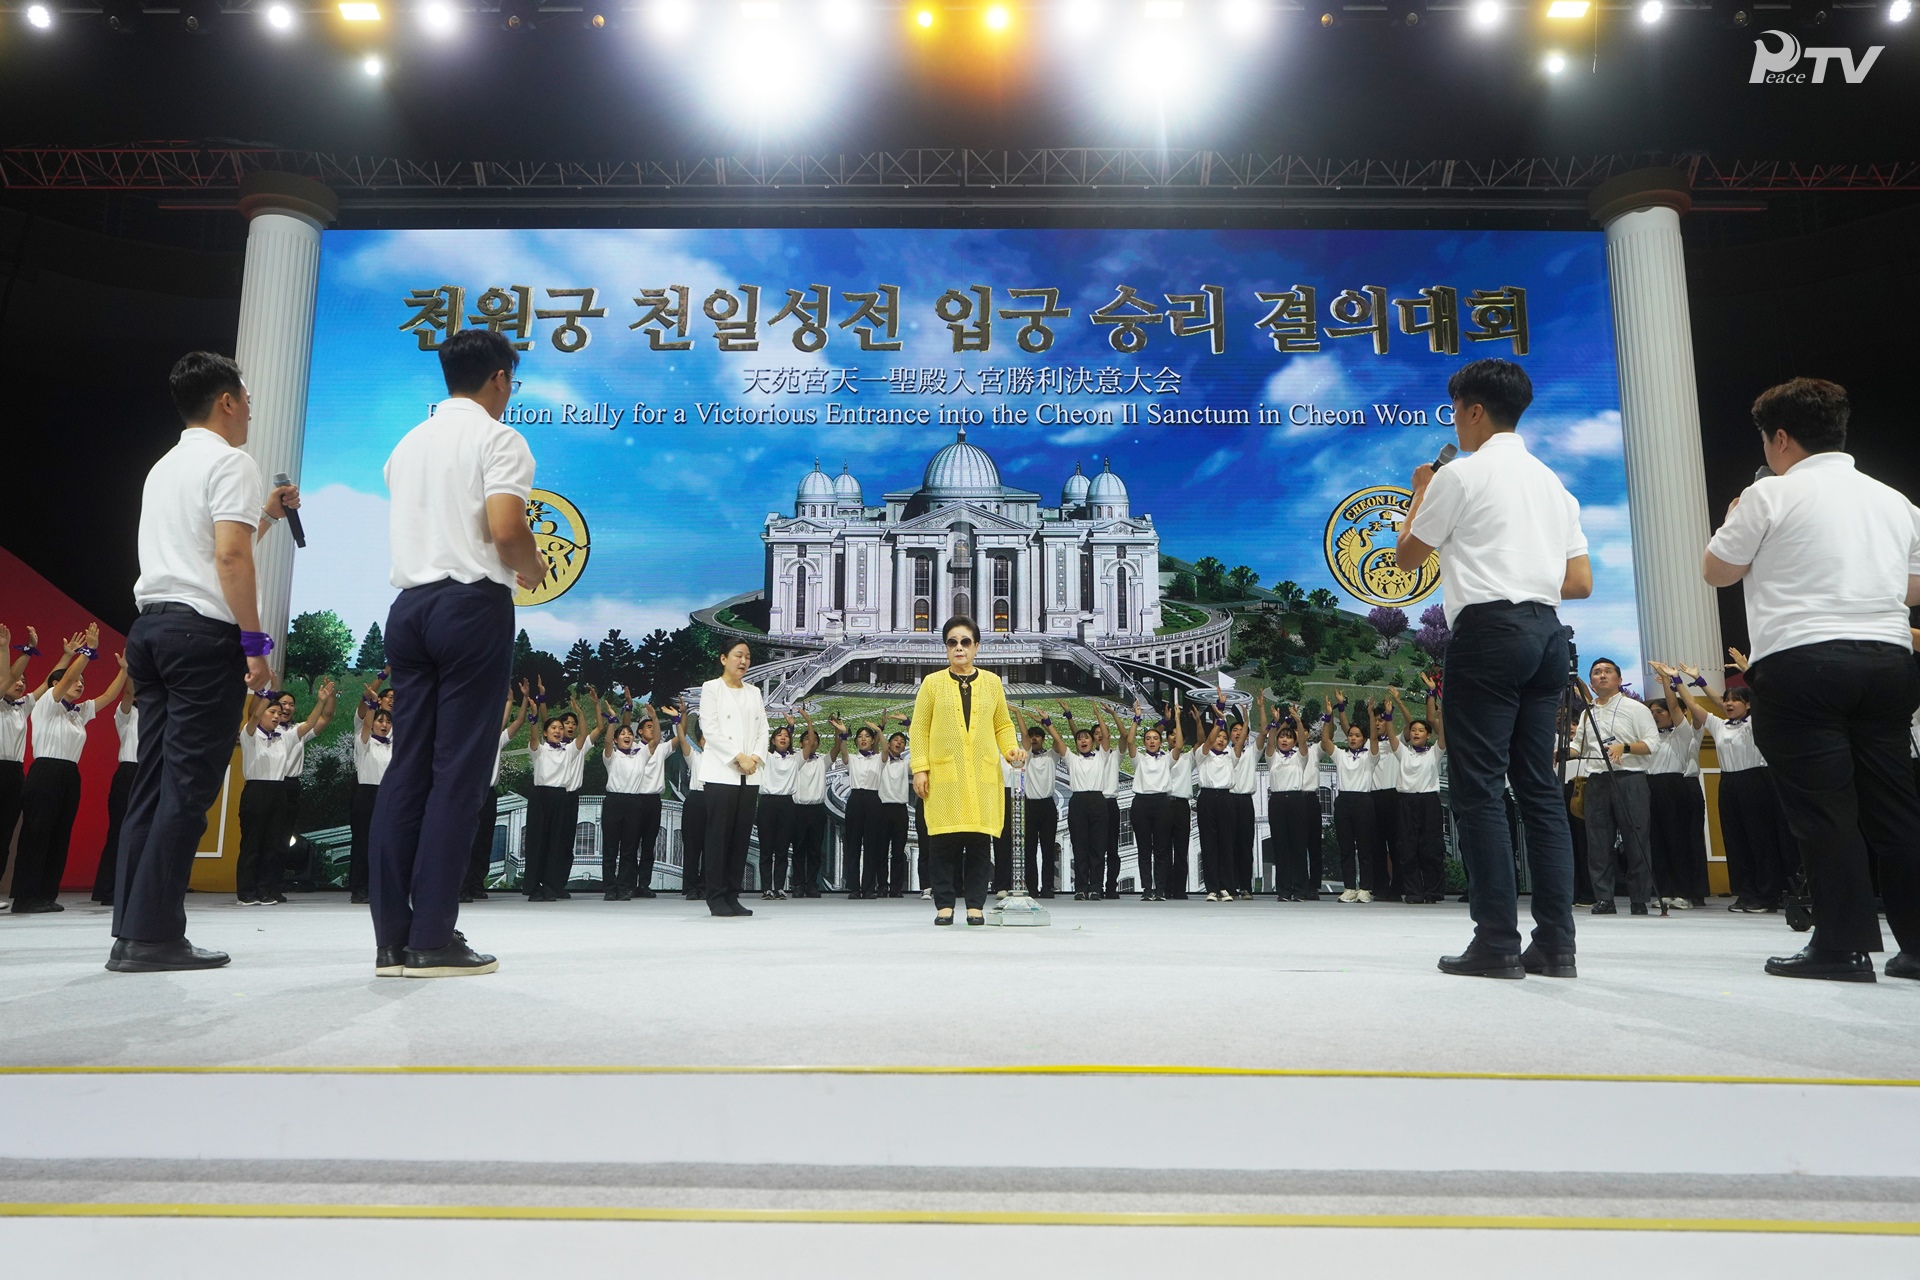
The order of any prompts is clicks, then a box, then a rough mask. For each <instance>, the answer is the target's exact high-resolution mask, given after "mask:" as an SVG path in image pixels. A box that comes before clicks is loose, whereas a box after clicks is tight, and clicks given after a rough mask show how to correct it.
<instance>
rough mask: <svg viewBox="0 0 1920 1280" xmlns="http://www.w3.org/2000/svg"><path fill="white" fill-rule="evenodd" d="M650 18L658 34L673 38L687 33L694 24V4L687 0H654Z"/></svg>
mask: <svg viewBox="0 0 1920 1280" xmlns="http://www.w3.org/2000/svg"><path fill="white" fill-rule="evenodd" d="M648 18H649V20H650V21H651V22H652V24H653V29H654V31H655V33H656V34H659V35H662V36H666V37H668V38H669V39H671V38H673V37H676V36H681V35H685V34H686V31H687V28H689V27H691V26H692V25H693V6H692V5H690V4H688V3H687V0H654V4H653V9H652V11H651V12H650V13H649V14H648Z"/></svg>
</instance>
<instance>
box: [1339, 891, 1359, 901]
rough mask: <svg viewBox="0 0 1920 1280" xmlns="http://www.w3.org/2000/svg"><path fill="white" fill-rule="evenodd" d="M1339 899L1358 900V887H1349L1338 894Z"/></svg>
mask: <svg viewBox="0 0 1920 1280" xmlns="http://www.w3.org/2000/svg"><path fill="white" fill-rule="evenodd" d="M1340 901H1342V902H1358V901H1360V891H1359V890H1358V889H1349V890H1347V891H1346V892H1345V893H1343V894H1341V895H1340Z"/></svg>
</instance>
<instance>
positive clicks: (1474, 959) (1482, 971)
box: [1440, 943, 1527, 978]
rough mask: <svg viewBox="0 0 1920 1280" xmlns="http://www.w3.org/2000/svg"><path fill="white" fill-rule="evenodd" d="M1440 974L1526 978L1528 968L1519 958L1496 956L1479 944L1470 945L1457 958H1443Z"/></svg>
mask: <svg viewBox="0 0 1920 1280" xmlns="http://www.w3.org/2000/svg"><path fill="white" fill-rule="evenodd" d="M1440 972H1442V973H1451V974H1453V975H1454V976H1455V977H1460V978H1524V977H1526V976H1527V970H1526V966H1524V965H1522V964H1521V963H1520V957H1519V956H1503V955H1495V954H1494V953H1493V952H1491V951H1483V950H1481V949H1480V947H1479V946H1478V945H1477V944H1474V943H1469V944H1468V945H1467V949H1466V950H1465V951H1462V952H1461V953H1460V954H1459V955H1457V956H1441V957H1440Z"/></svg>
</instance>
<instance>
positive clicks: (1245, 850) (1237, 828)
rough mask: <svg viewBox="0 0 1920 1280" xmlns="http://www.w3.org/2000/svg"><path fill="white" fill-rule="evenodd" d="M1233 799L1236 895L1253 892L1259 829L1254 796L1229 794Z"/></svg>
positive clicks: (1234, 888) (1234, 886)
mask: <svg viewBox="0 0 1920 1280" xmlns="http://www.w3.org/2000/svg"><path fill="white" fill-rule="evenodd" d="M1228 794H1229V795H1231V796H1232V797H1233V860H1232V862H1231V864H1230V865H1231V867H1232V869H1233V891H1234V892H1235V893H1236V894H1250V893H1252V892H1253V837H1254V833H1255V831H1256V830H1257V829H1258V823H1257V822H1256V820H1255V815H1254V812H1253V794H1252V793H1251V792H1245V791H1231V792H1228Z"/></svg>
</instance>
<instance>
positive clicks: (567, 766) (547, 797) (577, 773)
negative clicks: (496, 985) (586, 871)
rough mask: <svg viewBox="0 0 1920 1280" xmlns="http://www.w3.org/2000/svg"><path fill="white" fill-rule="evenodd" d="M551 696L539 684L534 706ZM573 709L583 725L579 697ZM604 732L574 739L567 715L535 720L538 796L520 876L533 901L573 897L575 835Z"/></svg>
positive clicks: (530, 739)
mask: <svg viewBox="0 0 1920 1280" xmlns="http://www.w3.org/2000/svg"><path fill="white" fill-rule="evenodd" d="M546 698H547V689H546V682H545V681H544V680H538V681H536V683H535V686H534V696H533V701H534V706H535V707H536V708H537V709H540V708H544V707H545V706H546ZM596 701H597V699H596ZM572 711H573V718H574V723H576V724H578V723H579V722H580V720H581V718H582V717H581V711H580V703H579V696H578V695H577V694H576V695H574V701H573V705H572ZM598 718H599V717H598V714H597V711H596V715H595V719H596V720H598ZM599 733H600V728H599V725H598V724H596V725H595V726H594V728H593V729H592V730H590V731H589V732H588V733H587V734H586V735H585V736H584V737H583V736H578V735H576V736H575V737H573V738H571V739H569V738H568V736H567V718H566V717H565V716H564V715H559V716H550V717H548V718H547V720H546V721H545V722H544V723H542V722H541V721H540V719H539V717H538V716H535V717H534V727H533V728H532V729H531V730H529V732H528V735H527V750H528V751H529V752H530V753H531V755H532V758H533V759H532V763H533V795H532V796H530V797H529V798H528V800H527V827H526V834H525V841H526V850H525V864H526V865H525V869H524V870H523V871H522V873H521V877H520V887H521V890H522V891H523V892H524V893H525V894H526V895H527V901H528V902H557V901H559V900H560V899H562V898H570V897H572V896H573V895H572V894H571V893H569V892H568V891H567V882H568V881H569V880H571V879H572V878H573V835H574V829H575V828H576V827H577V826H578V825H579V822H580V788H581V786H582V785H583V784H584V782H585V779H586V771H587V756H588V755H589V754H591V753H592V751H593V740H594V739H595V738H596V737H598V736H599Z"/></svg>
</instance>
